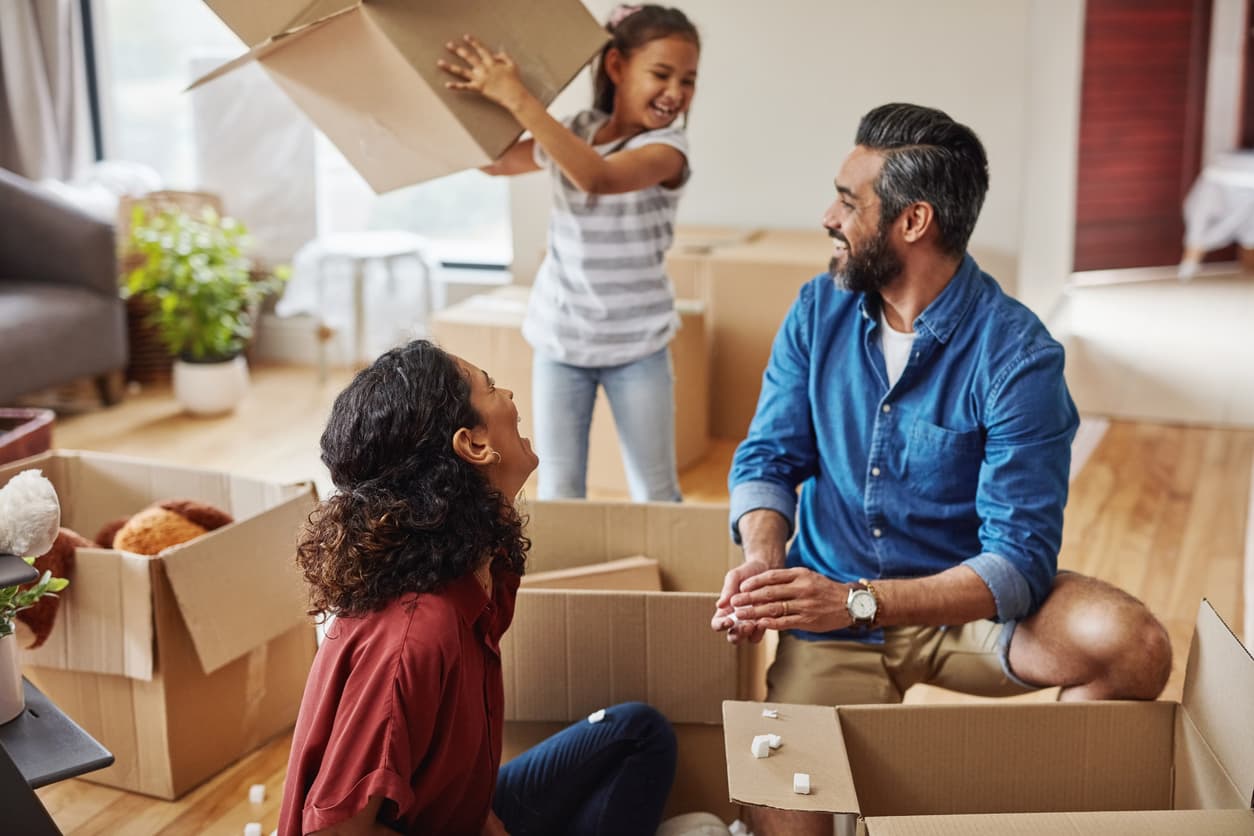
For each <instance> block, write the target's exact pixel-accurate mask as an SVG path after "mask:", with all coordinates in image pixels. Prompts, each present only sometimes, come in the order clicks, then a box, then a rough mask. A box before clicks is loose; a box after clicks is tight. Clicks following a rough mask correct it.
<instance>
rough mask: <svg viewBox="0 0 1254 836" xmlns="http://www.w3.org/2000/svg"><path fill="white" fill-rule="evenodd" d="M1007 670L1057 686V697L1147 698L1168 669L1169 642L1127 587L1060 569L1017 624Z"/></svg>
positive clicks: (1159, 686)
mask: <svg viewBox="0 0 1254 836" xmlns="http://www.w3.org/2000/svg"><path fill="white" fill-rule="evenodd" d="M1010 669H1011V670H1012V671H1014V673H1015V675H1016V676H1018V677H1019V678H1020V679H1022V680H1024V681H1026V682H1030V683H1033V684H1038V685H1041V686H1051V685H1061V686H1062V693H1061V695H1060V696H1059V699H1060V700H1119V699H1124V700H1152V699H1155V698H1156V697H1157V696H1158V695H1159V694H1160V693H1162V690H1163V687H1164V686H1165V685H1166V684H1167V677H1168V676H1170V674H1171V640H1170V638H1169V637H1168V635H1167V630H1166V629H1165V628H1164V627H1163V625H1162V624H1160V623H1159V621H1158V619H1156V618H1155V617H1154V616H1153V614H1152V613H1150V611H1149V610H1148V609H1147V608H1146V607H1145V605H1144V604H1142V603H1141V602H1140V601H1138V600H1137V599H1135V598H1133V597H1132V596H1131V595H1129V594H1128V593H1126V592H1124V591H1123V590H1121V589H1119V588H1118V587H1115V586H1111V585H1110V584H1108V583H1106V582H1104V581H1099V580H1097V579H1095V578H1089V577H1085V576H1084V575H1077V574H1074V573H1071V572H1064V573H1062V574H1060V575H1059V576H1058V577H1057V578H1056V579H1055V580H1054V588H1053V591H1052V592H1050V594H1049V597H1048V598H1046V599H1045V603H1044V604H1043V605H1042V606H1041V608H1040V609H1039V610H1038V611H1037V612H1036V613H1035V614H1033V615H1032V616H1031V617H1029V618H1027V619H1024V621H1023V622H1022V623H1020V624H1019V626H1018V628H1017V629H1016V630H1015V634H1014V638H1013V640H1012V641H1011V643H1010Z"/></svg>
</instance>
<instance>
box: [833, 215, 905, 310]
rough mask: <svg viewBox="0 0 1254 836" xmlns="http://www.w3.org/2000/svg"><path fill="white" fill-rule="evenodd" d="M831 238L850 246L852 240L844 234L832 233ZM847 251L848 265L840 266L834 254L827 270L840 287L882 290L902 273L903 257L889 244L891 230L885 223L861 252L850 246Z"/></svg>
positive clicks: (865, 290)
mask: <svg viewBox="0 0 1254 836" xmlns="http://www.w3.org/2000/svg"><path fill="white" fill-rule="evenodd" d="M832 238H835V239H836V240H837V241H842V242H844V244H845V247H846V248H848V246H849V242H848V241H847V240H846V239H845V237H844V236H843V235H839V234H832ZM845 252H846V255H845V269H844V270H841V269H840V268H839V267H838V266H837V265H838V261H837V258H836V257H835V256H833V257H832V260H831V261H830V262H829V263H828V265H827V271H828V272H829V273H831V275H832V278H833V279H835V280H836V282H837V283H838V284H839V285H840V286H841V288H843V289H844V290H849V291H853V292H854V293H879V292H880V291H881V290H883V289H884V288H885V287H887V286H888V285H889V284H890V283H891V282H892V281H893V279H895V278H897V277H898V276H899V275H901V271H902V269H903V267H904V265H903V264H902V263H901V258H900V257H899V256H898V255H897V253H895V252H893V249H892V247H890V246H888V230H887V229H886V228H885V227H883V226H880V227H879V228H878V229H876V230H875V237H874V238H872V239H871V240H870V241H868V242H867V243H866V244H864V245H863V246H862V247H860V248H859V251H858V252H856V253H855V252H853V251H852V250H850V249H846V250H845Z"/></svg>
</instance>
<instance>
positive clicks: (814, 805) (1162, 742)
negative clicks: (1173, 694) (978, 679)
mask: <svg viewBox="0 0 1254 836" xmlns="http://www.w3.org/2000/svg"><path fill="white" fill-rule="evenodd" d="M763 707H764V704H762V703H748V702H726V703H724V706H723V719H724V733H725V742H726V752H727V764H728V769H727V778H728V786H729V788H730V790H731V797H732V799H733V800H735V801H739V802H741V803H744V804H752V805H760V806H768V807H776V808H780V809H789V810H813V811H822V812H828V813H846V814H856V815H858V816H859V817H860V819H861V822H860V826H861V828H863V831H862V832H864V833H866V834H867V836H924V834H926V836H940V835H941V834H960V833H961V834H977V835H978V834H988V835H989V836H993V834H998V836H1000V834H1007V833H1015V834H1024V836H1027V835H1028V834H1033V836H1035V834H1058V833H1065V834H1074V835H1075V836H1080V835H1081V834H1092V835H1093V836H1116V835H1117V834H1118V835H1119V836H1122V834H1129V836H1131V834H1137V836H1145V834H1189V835H1190V836H1196V834H1216V836H1218V834H1224V836H1234V834H1239V833H1245V834H1249V833H1254V811H1252V810H1251V809H1250V807H1251V802H1252V801H1254V722H1252V721H1251V708H1252V707H1254V658H1251V657H1250V654H1249V652H1248V651H1246V649H1245V648H1244V647H1242V645H1241V643H1240V642H1239V641H1238V640H1237V638H1236V636H1234V635H1233V634H1232V632H1231V631H1230V630H1229V629H1228V627H1227V625H1226V624H1224V623H1223V621H1222V620H1221V619H1220V618H1219V616H1218V615H1217V614H1216V613H1215V611H1214V609H1212V608H1211V606H1210V604H1209V602H1205V601H1204V602H1203V603H1202V606H1201V610H1200V612H1199V613H1198V619H1197V628H1196V631H1195V633H1194V636H1193V642H1192V645H1191V647H1190V649H1189V660H1188V667H1187V670H1186V673H1185V683H1184V694H1183V699H1182V700H1181V701H1180V702H1171V701H1158V702H1088V703H1053V704H1041V703H1014V704H987V703H986V704H980V705H960V706H941V705H920V706H900V705H890V706H878V705H866V706H841V707H837V708H831V707H825V706H802V705H778V706H771V707H775V708H778V710H779V718H778V719H774V720H773V719H768V718H764V717H763V716H762V709H763ZM767 733H775V734H779V735H780V736H781V737H782V738H783V746H782V747H781V748H780V749H778V750H776V751H774V752H772V753H771V755H770V757H768V758H765V759H757V758H754V757H753V755H752V754H751V753H750V751H749V744H750V742H751V741H752V739H753V736H754V735H757V734H767ZM796 772H805V773H809V775H810V780H811V785H812V790H811V794H810V795H797V794H795V793H793V791H792V777H793V774H794V773H796Z"/></svg>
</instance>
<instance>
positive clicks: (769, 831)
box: [749, 807, 853, 836]
mask: <svg viewBox="0 0 1254 836" xmlns="http://www.w3.org/2000/svg"><path fill="white" fill-rule="evenodd" d="M749 827H750V828H751V829H752V830H753V834H754V836H833V833H832V814H831V813H798V812H796V811H795V810H776V809H773V808H771V807H755V808H754V809H753V812H752V815H751V816H750V821H749ZM852 834H853V831H852V830H851V831H849V834H848V836H852ZM835 836H846V834H844V833H836V834H835Z"/></svg>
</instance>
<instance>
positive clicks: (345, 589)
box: [279, 341, 675, 836]
mask: <svg viewBox="0 0 1254 836" xmlns="http://www.w3.org/2000/svg"><path fill="white" fill-rule="evenodd" d="M322 461H323V462H324V463H325V464H326V465H327V467H328V468H329V469H330V471H331V478H332V480H333V481H334V482H335V486H336V488H337V492H336V493H335V494H334V495H333V496H331V497H330V498H329V499H327V500H326V501H324V502H323V503H321V504H320V505H319V507H318V509H317V510H316V511H315V512H314V514H313V515H312V516H311V519H310V523H309V526H308V528H307V529H306V531H305V532H304V534H303V535H302V537H301V540H300V543H299V546H298V550H297V562H298V563H299V565H300V567H301V569H302V570H303V572H304V575H305V579H306V580H307V581H308V583H309V587H310V593H311V594H310V607H311V614H320V613H334V614H335V615H336V616H337V617H336V618H335V619H334V621H332V622H331V623H330V625H329V626H328V629H327V635H326V639H325V640H324V641H323V643H322V646H321V647H320V648H319V649H318V654H317V656H316V657H315V659H314V664H313V668H312V670H311V671H310V674H309V681H308V684H307V685H306V687H305V695H304V699H303V700H302V703H301V707H300V715H299V717H298V718H297V721H296V731H295V734H294V736H293V739H292V755H291V760H290V761H289V763H288V771H287V779H286V782H285V784H284V788H283V806H282V812H281V814H280V819H279V832H280V833H282V834H284V836H297V835H298V834H311V833H319V834H388V833H392V834H395V833H407V834H436V833H438V834H442V836H481V834H492V836H499V834H502V833H511V834H515V836H521V834H546V836H553V835H554V834H564V833H579V834H619V833H621V834H640V833H653V832H654V831H655V830H656V829H657V826H658V822H659V820H660V819H661V815H662V807H663V805H664V803H665V801H666V796H667V794H668V793H669V791H670V786H671V781H672V779H673V777H674V773H675V737H674V733H673V732H672V730H671V728H670V725H669V724H668V723H667V722H666V720H665V719H664V718H663V717H662V716H661V715H660V714H658V713H657V712H656V711H654V710H653V709H651V708H649V707H648V706H645V705H641V704H639V703H626V704H622V705H616V706H611V707H610V708H608V709H607V710H606V716H605V719H604V720H603V721H602V722H600V723H596V724H592V723H588V722H580V723H576V724H575V725H574V726H571V727H570V728H568V729H566V730H565V731H563V732H561V733H559V734H557V735H556V736H554V737H552V738H550V739H549V740H547V741H545V742H543V743H541V744H540V745H538V746H536V747H535V748H534V749H531V750H529V751H527V752H525V753H523V754H522V755H520V756H519V757H517V758H515V759H514V760H513V761H511V762H510V763H508V764H507V765H506V766H504V767H501V768H500V771H499V775H498V766H499V764H500V760H501V733H502V719H503V716H502V715H503V712H504V691H503V682H502V677H501V659H500V644H499V643H500V639H501V636H502V634H503V633H504V632H505V630H506V629H507V628H508V627H509V624H510V620H511V619H512V618H513V614H514V596H515V593H516V592H517V589H518V582H519V576H520V575H521V573H522V571H523V562H524V558H525V555H526V551H527V549H528V548H529V547H530V543H529V541H528V540H527V539H526V537H524V536H523V532H522V525H523V523H522V520H521V519H520V518H519V514H518V511H517V510H516V509H515V508H514V505H513V501H512V500H513V497H514V496H515V495H516V494H517V493H518V491H519V490H520V489H521V487H522V485H523V483H524V482H525V481H526V480H527V477H528V476H529V475H530V474H531V472H532V470H534V469H535V467H536V463H537V460H536V455H535V453H533V452H532V450H531V444H530V442H529V441H528V440H527V439H525V438H522V437H520V436H519V433H518V410H517V409H515V408H514V403H513V395H512V393H511V392H510V391H509V390H508V389H504V388H501V387H498V386H496V385H495V384H494V383H493V381H492V379H491V378H490V377H489V376H488V374H487V372H485V371H483V370H481V369H478V368H475V367H474V366H471V365H470V364H468V363H466V362H465V361H464V360H460V359H458V358H456V357H452V356H450V355H448V354H445V353H444V352H443V351H441V350H440V349H438V348H436V347H435V346H434V345H432V344H431V343H429V342H425V341H415V342H412V343H410V344H409V345H407V346H404V347H402V348H397V349H393V350H392V351H389V352H387V353H386V354H384V355H383V356H382V357H380V358H379V359H378V360H376V361H375V362H374V364H373V365H371V366H370V367H369V368H367V369H366V370H365V371H363V372H361V373H360V374H358V375H357V377H356V378H355V379H354V380H353V382H352V383H351V384H349V386H348V388H347V389H345V390H344V391H343V392H342V393H340V395H339V397H338V398H336V401H335V406H334V407H333V409H332V412H331V418H330V420H329V421H328V423H327V428H326V431H325V432H324V433H323V435H322ZM520 673H523V674H525V673H526V672H525V671H522V672H520Z"/></svg>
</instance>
